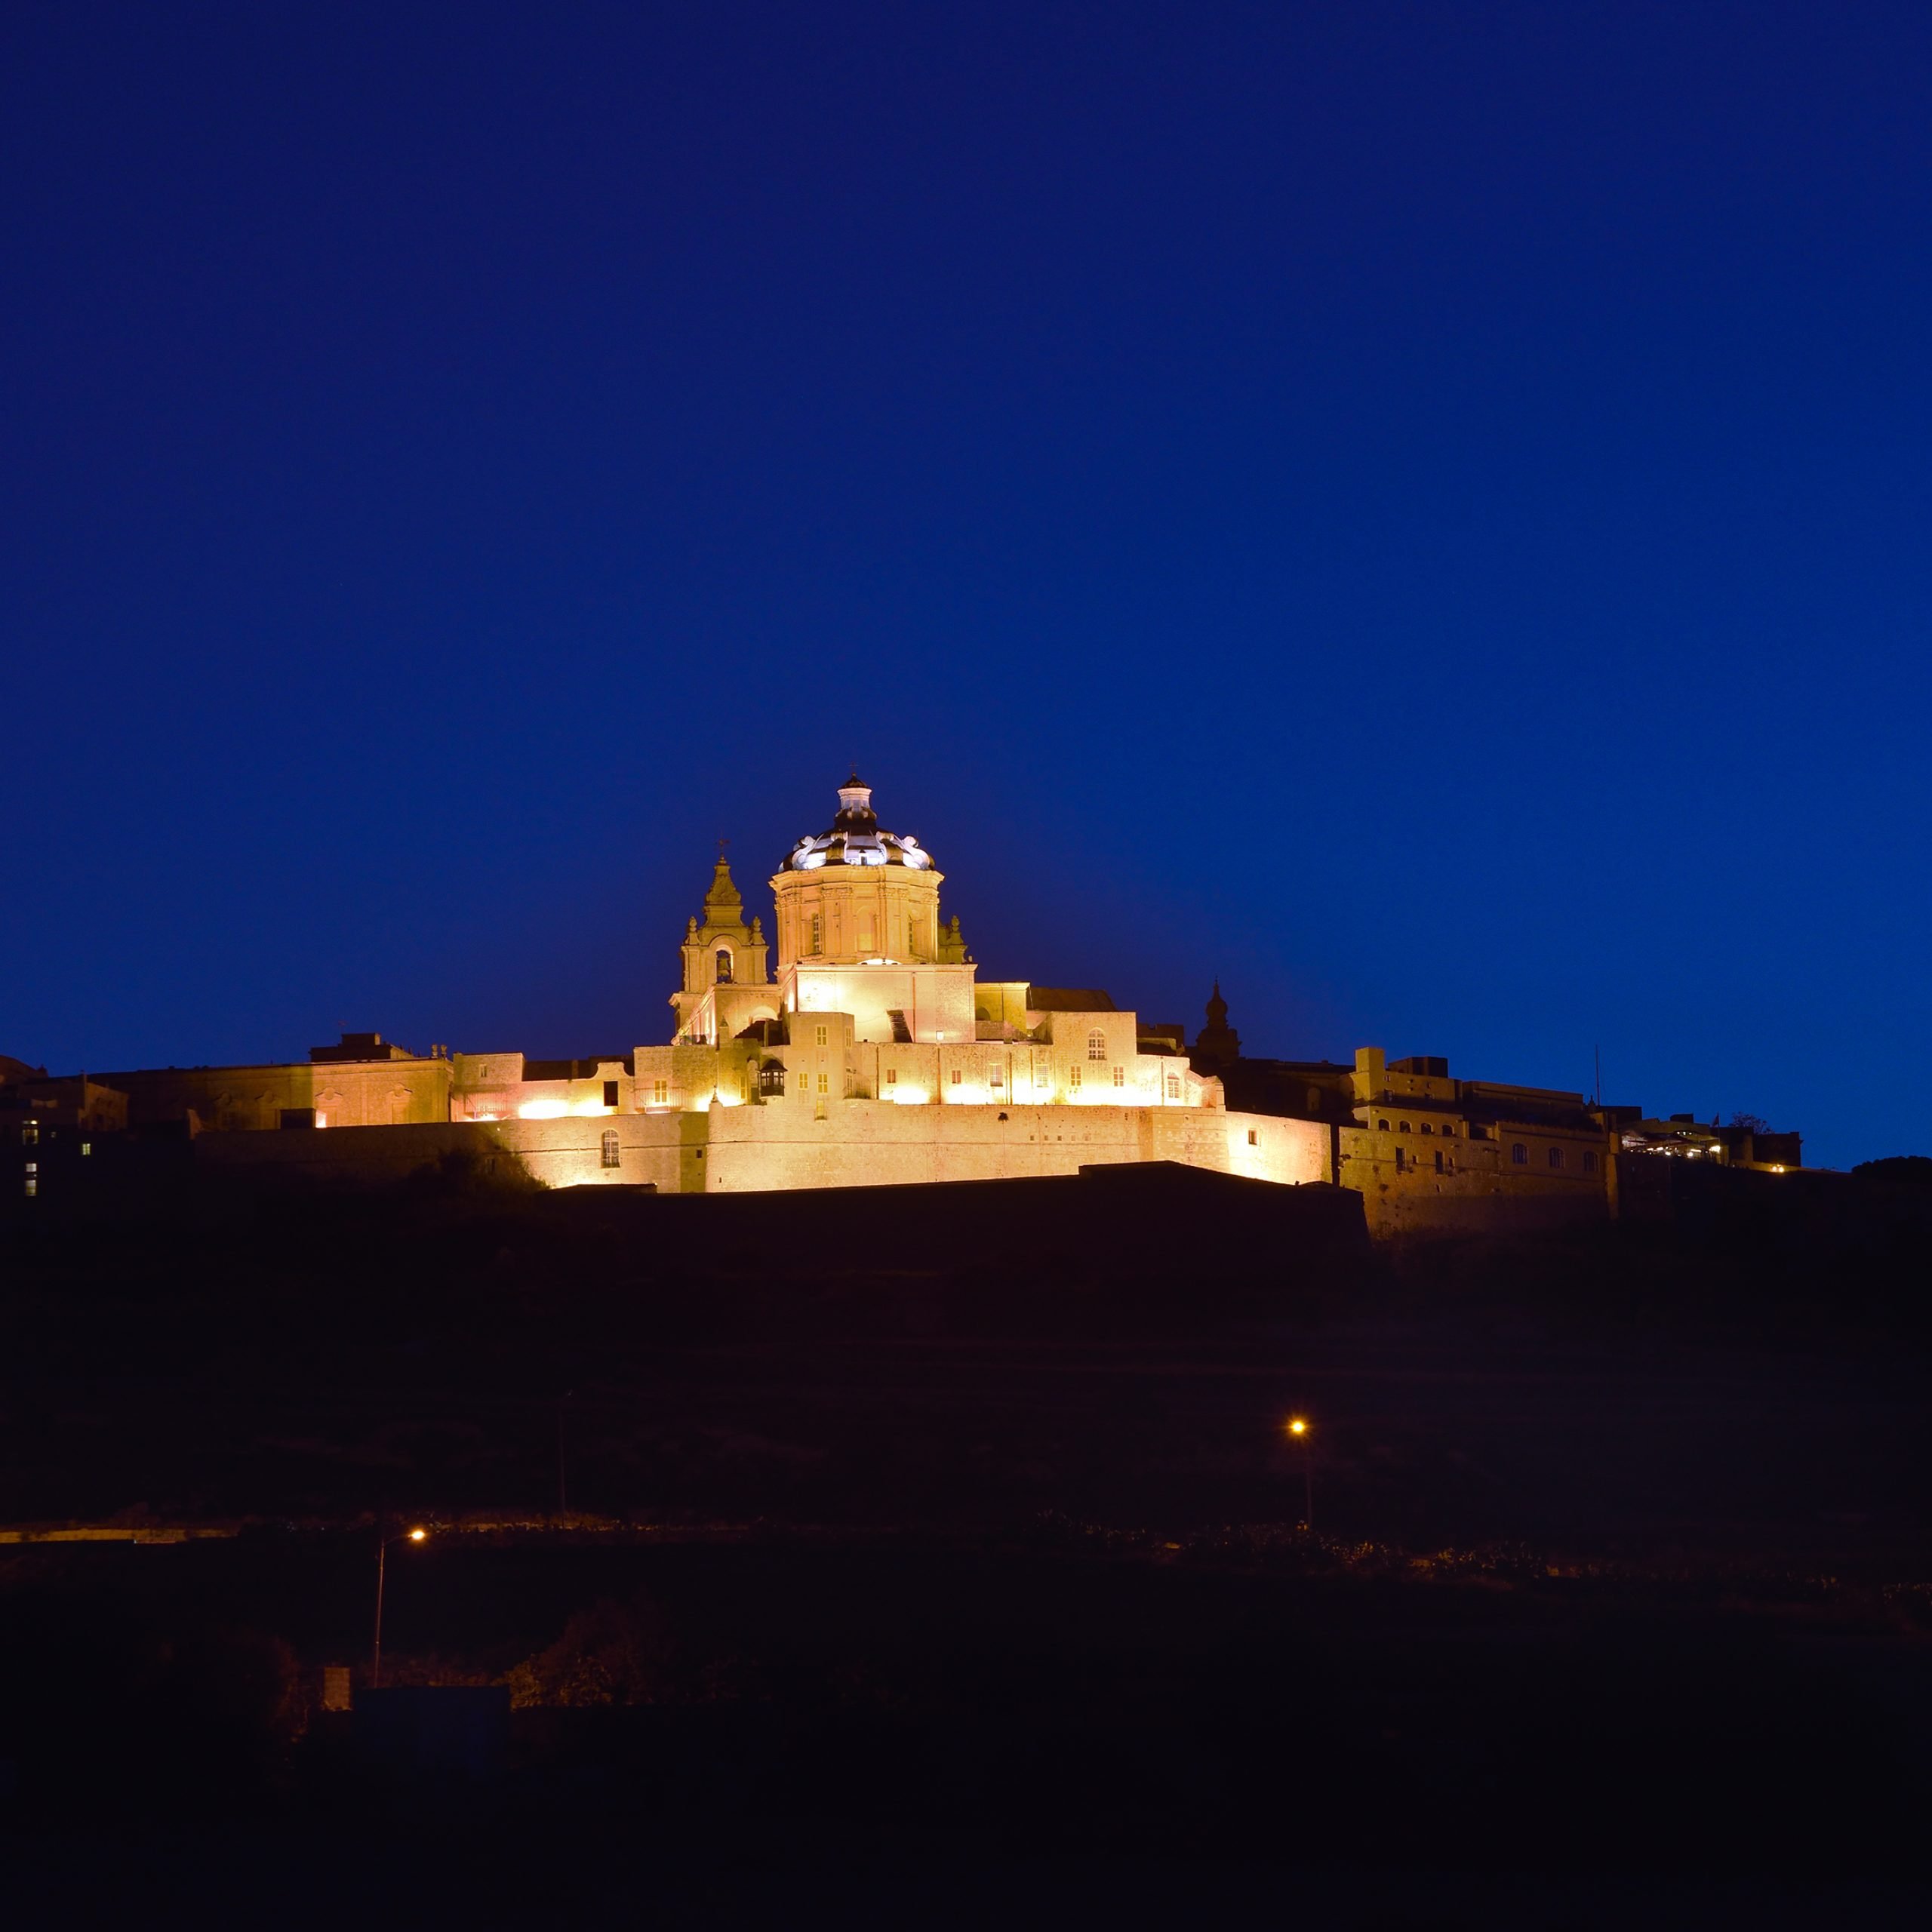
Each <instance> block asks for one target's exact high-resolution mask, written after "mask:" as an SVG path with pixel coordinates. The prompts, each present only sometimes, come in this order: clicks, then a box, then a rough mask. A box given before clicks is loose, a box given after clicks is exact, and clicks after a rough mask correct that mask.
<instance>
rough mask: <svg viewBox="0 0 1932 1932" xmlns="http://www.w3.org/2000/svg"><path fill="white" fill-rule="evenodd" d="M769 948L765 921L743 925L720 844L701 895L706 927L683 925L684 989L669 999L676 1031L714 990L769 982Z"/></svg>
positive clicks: (740, 902) (740, 905) (741, 907)
mask: <svg viewBox="0 0 1932 1932" xmlns="http://www.w3.org/2000/svg"><path fill="white" fill-rule="evenodd" d="M680 950H681V952H682V955H683V958H684V985H683V986H682V987H681V989H679V990H678V992H675V993H674V994H672V996H671V1003H672V1005H674V1006H675V1008H677V1009H678V1028H679V1029H680V1031H681V1030H682V1029H683V1028H684V1026H685V1022H686V1021H687V1020H688V1019H689V1017H690V1016H691V1014H692V1013H693V1012H694V1011H695V1010H696V1009H697V1007H698V1006H699V1005H700V1004H702V1003H703V999H704V997H705V995H706V994H708V993H709V992H711V990H712V988H713V987H715V986H767V985H769V984H770V983H771V973H770V971H769V970H768V967H767V964H766V960H767V956H768V953H769V952H770V948H769V947H768V946H767V945H766V943H765V937H764V921H762V920H761V919H758V918H755V917H754V918H753V919H752V921H751V923H750V924H749V925H747V924H746V923H745V905H744V901H743V899H742V898H741V897H740V896H739V893H738V888H737V884H735V883H734V881H733V879H732V877H731V866H730V865H729V863H728V862H727V861H726V859H725V857H724V844H723V841H719V845H718V863H717V864H716V865H715V866H714V867H713V868H712V874H711V889H710V890H709V891H708V892H706V894H705V895H704V923H703V924H702V925H700V924H698V922H697V920H695V919H691V920H688V921H686V922H685V943H684V945H683V946H682V947H681V949H680Z"/></svg>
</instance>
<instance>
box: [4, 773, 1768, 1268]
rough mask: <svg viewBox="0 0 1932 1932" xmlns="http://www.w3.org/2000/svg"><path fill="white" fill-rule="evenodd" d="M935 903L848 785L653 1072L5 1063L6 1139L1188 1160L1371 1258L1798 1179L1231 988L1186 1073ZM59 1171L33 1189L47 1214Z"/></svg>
mask: <svg viewBox="0 0 1932 1932" xmlns="http://www.w3.org/2000/svg"><path fill="white" fill-rule="evenodd" d="M943 878H944V875H943V873H942V872H940V869H939V867H938V865H937V861H936V860H935V858H934V855H933V854H931V852H929V851H928V850H927V849H926V848H925V847H924V846H923V845H922V844H921V843H920V841H918V839H917V838H915V837H913V836H912V835H910V834H906V833H899V832H891V831H888V830H886V829H884V828H883V827H881V826H880V824H879V823H878V817H877V815H876V814H875V812H874V811H873V809H872V794H871V792H870V790H869V788H868V787H866V786H864V785H863V784H861V783H860V782H859V780H858V779H857V777H856V776H855V777H852V778H851V779H850V780H848V782H847V783H845V784H844V786H841V787H840V788H839V791H838V812H837V814H836V815H835V817H834V818H833V820H832V824H831V826H830V827H829V829H826V831H824V832H820V833H817V834H816V835H808V836H806V837H804V838H799V839H798V840H797V841H795V842H794V843H793V844H792V846H791V847H790V848H789V850H788V851H786V854H785V855H784V857H783V859H782V860H781V861H780V863H779V865H778V867H777V870H776V872H774V875H772V877H771V881H770V885H771V892H772V896H773V901H774V915H775V934H776V940H777V967H776V970H775V971H774V970H773V968H772V965H771V951H772V946H771V942H770V941H769V940H768V939H767V937H766V934H765V931H764V924H763V921H762V920H761V918H759V917H758V916H756V915H754V916H752V918H749V920H748V919H747V918H746V914H745V908H744V904H743V900H742V898H741V897H740V893H739V891H738V888H737V885H736V884H735V883H734V881H733V879H732V876H731V869H730V867H729V866H728V864H727V863H726V862H725V860H724V857H722V856H720V857H719V858H718V861H717V863H716V865H715V867H714V869H713V872H712V880H711V884H710V888H709V891H706V894H705V896H704V902H703V915H702V918H695V917H694V918H691V920H690V921H688V923H687V924H686V926H685V934H684V940H683V943H682V946H681V948H680V949H679V983H678V986H677V988H676V989H675V991H674V992H672V994H671V995H670V996H669V1004H670V1006H671V1008H672V1020H671V1025H670V1027H669V1038H668V1039H666V1040H665V1041H663V1042H662V1043H660V1044H652V1045H640V1046H636V1047H634V1048H631V1049H630V1050H629V1051H620V1052H612V1053H609V1054H601V1055H591V1056H589V1057H584V1058H581V1059H578V1060H568V1061H566V1060H537V1059H534V1058H531V1057H527V1056H525V1054H522V1053H520V1052H516V1051H507V1050H506V1051H491V1052H484V1053H466V1052H454V1051H451V1050H450V1049H448V1048H446V1047H444V1046H441V1045H435V1046H432V1048H430V1050H429V1053H428V1054H426V1055H418V1054H411V1053H409V1052H408V1051H405V1049H403V1048H400V1047H398V1046H395V1045H394V1044H391V1043H389V1042H387V1041H384V1040H383V1038H382V1036H381V1035H380V1034H376V1033H350V1034H345V1035H343V1038H341V1040H340V1041H339V1042H338V1043H337V1044H335V1045H334V1046H330V1047H318V1048H314V1049H312V1051H311V1052H310V1054H309V1057H308V1059H307V1060H306V1061H303V1062H298V1063H291V1064H278V1065H263V1066H226V1067H189V1068H176V1067H170V1068H166V1069H153V1068H150V1069H140V1070H137V1071H134V1072H125V1073H106V1074H97V1075H92V1076H90V1077H89V1078H87V1079H85V1080H80V1079H78V1078H76V1079H74V1080H69V1081H48V1079H47V1078H46V1077H45V1075H44V1074H41V1073H38V1072H35V1070H33V1069H28V1068H26V1067H24V1066H22V1065H21V1064H20V1063H17V1062H0V1122H4V1121H6V1120H8V1119H10V1118H16V1117H17V1119H18V1122H19V1125H20V1135H17V1136H15V1137H14V1138H16V1139H20V1137H21V1136H24V1137H26V1138H25V1139H21V1140H20V1144H22V1145H23V1146H32V1147H34V1148H35V1149H38V1146H40V1145H41V1144H42V1137H43V1135H51V1134H55V1133H57V1132H58V1133H60V1134H63V1135H65V1136H66V1137H67V1138H68V1139H71V1140H75V1141H76V1142H77V1143H78V1141H79V1140H81V1139H82V1138H83V1137H85V1139H86V1141H87V1144H88V1146H89V1147H90V1148H91V1146H93V1144H94V1140H96V1139H97V1138H98V1137H100V1135H101V1134H106V1133H112V1132H118V1131H120V1130H122V1129H124V1128H132V1129H134V1130H137V1131H140V1130H149V1131H152V1130H156V1129H164V1128H169V1127H171V1126H172V1127H177V1128H185V1130H186V1132H187V1134H189V1136H190V1137H192V1138H193V1139H194V1140H195V1146H196V1158H197V1160H198V1161H207V1162H209V1163H211V1164H216V1165H242V1164H253V1165H257V1166H262V1165H279V1166H284V1167H288V1168H296V1169H303V1170H310V1171H318V1172H345V1171H353V1172H362V1173H370V1174H383V1173H391V1174H401V1173H405V1172H408V1171H410V1170H411V1169H412V1168H416V1167H417V1166H420V1165H421V1164H423V1163H425V1162H426V1161H432V1160H435V1159H436V1158H438V1157H439V1156H440V1155H444V1154H446V1153H448V1152H451V1151H453V1150H468V1151H469V1152H472V1153H476V1154H478V1155H481V1157H482V1158H485V1160H486V1161H489V1162H492V1163H494V1162H498V1161H503V1162H507V1163H508V1164H512V1165H515V1166H518V1167H521V1168H523V1169H525V1170H526V1171H528V1173H529V1174H531V1176H533V1177H535V1178H536V1179H537V1180H541V1181H544V1182H546V1183H551V1184H552V1185H556V1186H580V1185H620V1186H651V1187H654V1188H655V1189H657V1190H659V1191H660V1192H680V1193H717V1192H742V1191H754V1190H760V1189H786V1188H804V1187H839V1186H871V1185H879V1184H896V1183H910V1182H921V1181H941V1180H992V1179H1010V1178H1015V1177H1023V1176H1028V1175H1038V1174H1070V1173H1072V1172H1075V1171H1077V1170H1078V1169H1079V1168H1081V1167H1083V1166H1088V1165H1094V1164H1121V1163H1133V1162H1137V1161H1178V1162H1182V1163H1184V1164H1187V1165H1189V1166H1193V1167H1199V1168H1210V1169H1213V1170H1215V1171H1220V1172H1222V1173H1226V1174H1236V1175H1241V1176H1245V1177H1250V1178H1252V1179H1255V1180H1266V1181H1272V1182H1277V1183H1287V1184H1297V1183H1306V1182H1312V1181H1331V1182H1338V1183H1340V1184H1341V1185H1343V1186H1346V1187H1350V1188H1352V1189H1356V1190H1358V1192H1360V1193H1361V1195H1362V1197H1363V1199H1364V1203H1365V1204H1366V1207H1367V1217H1368V1220H1369V1224H1370V1226H1371V1228H1374V1229H1377V1231H1379V1232H1395V1231H1398V1230H1400V1229H1403V1228H1405V1227H1414V1226H1487V1225H1494V1224H1495V1222H1496V1220H1497V1217H1498V1214H1499V1213H1500V1214H1502V1215H1503V1217H1504V1218H1506V1219H1508V1218H1520V1217H1524V1216H1526V1215H1527V1216H1529V1217H1539V1216H1547V1217H1555V1218H1563V1217H1574V1216H1575V1215H1577V1214H1603V1213H1605V1212H1611V1213H1614V1212H1615V1211H1616V1207H1617V1161H1618V1157H1619V1155H1620V1154H1621V1155H1629V1156H1632V1157H1634V1156H1635V1155H1637V1154H1638V1153H1642V1152H1652V1151H1662V1152H1667V1153H1676V1154H1681V1155H1683V1156H1684V1157H1685V1158H1692V1159H1697V1160H1700V1161H1709V1162H1726V1161H1728V1162H1730V1163H1733V1164H1760V1165H1769V1164H1773V1163H1774V1162H1775V1163H1776V1164H1778V1165H1779V1166H1780V1168H1782V1167H1783V1165H1786V1164H1788V1165H1790V1166H1793V1167H1795V1166H1796V1165H1797V1164H1798V1152H1797V1137H1795V1135H1792V1136H1783V1137H1771V1136H1768V1135H1767V1136H1763V1137H1761V1142H1760V1144H1759V1145H1758V1146H1756V1147H1755V1148H1754V1146H1753V1144H1752V1141H1751V1140H1750V1137H1749V1136H1746V1137H1744V1138H1743V1140H1740V1139H1739V1138H1738V1137H1737V1135H1735V1134H1730V1135H1727V1134H1724V1133H1722V1132H1720V1131H1713V1130H1709V1129H1704V1128H1699V1127H1697V1125H1696V1124H1695V1123H1692V1122H1688V1121H1675V1122H1672V1123H1669V1124H1660V1123H1657V1122H1655V1121H1639V1119H1638V1114H1639V1112H1640V1111H1641V1110H1639V1109H1635V1108H1605V1107H1603V1106H1599V1105H1597V1104H1595V1103H1590V1102H1586V1100H1585V1099H1584V1097H1583V1095H1581V1094H1568V1093H1552V1092H1549V1091H1542V1090H1537V1089H1532V1088H1521V1087H1510V1086H1503V1085H1499V1084H1494V1083H1485V1082H1480V1081H1463V1080H1460V1079H1451V1078H1450V1076H1449V1072H1448V1068H1447V1063H1446V1062H1444V1061H1443V1060H1438V1059H1432V1058H1429V1057H1411V1058H1409V1059H1407V1060H1396V1061H1393V1062H1390V1061H1388V1060H1386V1058H1385V1057H1384V1055H1383V1054H1382V1052H1381V1051H1380V1050H1379V1049H1377V1048H1364V1049H1362V1050H1361V1051H1359V1052H1358V1054H1356V1055H1355V1062H1354V1064H1353V1065H1352V1066H1339V1065H1336V1064H1333V1063H1330V1062H1327V1061H1321V1062H1311V1061H1287V1060H1257V1059H1254V1058H1252V1057H1247V1056H1244V1054H1242V1053H1241V1044H1240V1040H1239V1037H1238V1035H1237V1034H1236V1033H1235V1032H1234V1030H1233V1029H1232V1028H1231V1027H1230V1026H1229V1025H1228V1023H1227V1007H1226V1002H1225V1001H1223V1000H1222V998H1221V997H1220V988H1219V987H1218V986H1217V987H1216V989H1215V991H1214V997H1213V998H1211V1000H1210V1001H1209V1003H1208V1008H1207V1025H1206V1026H1204V1027H1203V1028H1202V1029H1201V1031H1200V1032H1199V1033H1198V1035H1197V1036H1196V1037H1195V1040H1194V1041H1193V1044H1192V1048H1191V1049H1190V1048H1189V1046H1188V1044H1187V1043H1186V1040H1185V1038H1184V1035H1183V1031H1182V1029H1180V1027H1178V1026H1150V1025H1146V1024H1144V1023H1142V1022H1141V1021H1140V1019H1139V1017H1138V1016H1137V1015H1136V1014H1134V1013H1131V1012H1128V1011H1121V1010H1120V1009H1118V1008H1116V1007H1115V1004H1114V1002H1113V1001H1112V999H1111V998H1109V996H1108V995H1106V993H1105V992H1101V991H1100V990H1098V989H1091V988H1088V989H1081V988H1054V987H1047V986H1035V985H1033V984H1032V983H1030V982H1029V981H1026V980H983V979H981V978H980V976H979V971H978V968H977V965H976V964H974V960H973V958H972V956H971V954H970V952H968V950H967V947H966V944H965V942H964V938H963V937H962V935H961V932H960V929H959V921H958V919H957V918H953V919H951V920H946V919H944V918H942V917H941V915H940V885H941V884H942V882H943ZM8 1069H13V1071H12V1072H11V1074H10V1073H9V1071H8ZM9 1109H11V1110H12V1111H11V1112H9ZM0 1131H4V1130H3V1129H0ZM1760 1153H1761V1154H1763V1155H1764V1156H1765V1158H1764V1159H1762V1160H1757V1159H1755V1158H1754V1155H1756V1154H1760ZM43 1168H45V1162H44V1161H41V1160H39V1159H36V1160H35V1163H34V1165H33V1168H32V1170H31V1171H30V1172H29V1174H27V1176H26V1180H28V1181H30V1182H32V1183H33V1188H32V1192H35V1193H37V1192H38V1191H39V1184H40V1182H41V1179H42V1170H43Z"/></svg>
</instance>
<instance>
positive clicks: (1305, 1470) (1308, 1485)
mask: <svg viewBox="0 0 1932 1932" xmlns="http://www.w3.org/2000/svg"><path fill="white" fill-rule="evenodd" d="M1287 1432H1288V1435H1289V1437H1290V1438H1291V1440H1292V1441H1296V1442H1299V1443H1300V1444H1301V1485H1302V1526H1303V1528H1305V1529H1308V1530H1312V1529H1313V1528H1314V1527H1315V1445H1314V1442H1313V1441H1312V1438H1310V1436H1309V1428H1308V1418H1307V1417H1306V1416H1291V1417H1289V1418H1288V1431H1287Z"/></svg>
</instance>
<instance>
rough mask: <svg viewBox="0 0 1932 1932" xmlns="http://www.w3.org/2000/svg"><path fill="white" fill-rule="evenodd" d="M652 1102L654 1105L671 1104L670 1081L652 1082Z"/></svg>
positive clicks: (664, 1105) (666, 1105)
mask: <svg viewBox="0 0 1932 1932" xmlns="http://www.w3.org/2000/svg"><path fill="white" fill-rule="evenodd" d="M670 1104H671V1083H670V1081H668V1080H654V1081H652V1082H651V1105H652V1106H654V1107H668V1106H669V1105H670Z"/></svg>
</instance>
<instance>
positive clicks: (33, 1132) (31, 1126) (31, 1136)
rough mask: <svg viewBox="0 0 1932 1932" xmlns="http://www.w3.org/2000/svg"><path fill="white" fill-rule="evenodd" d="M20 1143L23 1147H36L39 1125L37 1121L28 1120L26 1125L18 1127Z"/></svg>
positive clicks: (38, 1141)
mask: <svg viewBox="0 0 1932 1932" xmlns="http://www.w3.org/2000/svg"><path fill="white" fill-rule="evenodd" d="M20 1145H21V1146H23V1147H38V1146H39V1145H40V1126H39V1124H38V1121H28V1122H27V1124H26V1126H25V1127H23V1128H21V1129H20Z"/></svg>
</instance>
